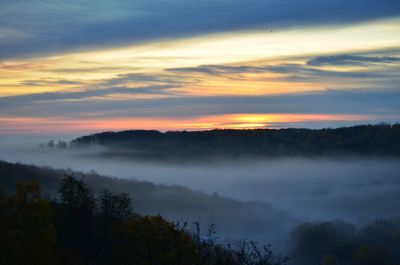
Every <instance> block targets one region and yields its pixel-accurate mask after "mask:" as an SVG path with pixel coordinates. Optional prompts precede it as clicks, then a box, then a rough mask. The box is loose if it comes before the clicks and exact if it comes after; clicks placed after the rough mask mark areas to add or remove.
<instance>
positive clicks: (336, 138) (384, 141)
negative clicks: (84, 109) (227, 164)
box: [70, 124, 400, 161]
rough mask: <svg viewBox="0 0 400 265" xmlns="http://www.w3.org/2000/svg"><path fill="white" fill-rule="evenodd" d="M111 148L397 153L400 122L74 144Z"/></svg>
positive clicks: (130, 152)
mask: <svg viewBox="0 0 400 265" xmlns="http://www.w3.org/2000/svg"><path fill="white" fill-rule="evenodd" d="M94 145H97V146H103V147H108V148H109V149H108V154H109V155H121V156H130V157H135V158H141V159H177V160H178V161H183V160H187V159H193V158H215V157H218V156H220V157H225V158H232V157H246V156H261V157H263V156H264V157H271V156H287V155H294V156H296V155H300V156H321V155H329V156H341V155H347V154H350V155H361V156H396V157H398V156H399V155H400V124H394V125H388V124H379V125H362V126H353V127H345V128H337V129H318V130H312V129H279V130H275V129H256V130H211V131H194V132H187V131H170V132H165V133H163V132H159V131H142V130H131V131H121V132H104V133H97V134H93V135H88V136H83V137H79V138H77V139H75V140H73V141H71V143H70V148H87V147H91V146H94Z"/></svg>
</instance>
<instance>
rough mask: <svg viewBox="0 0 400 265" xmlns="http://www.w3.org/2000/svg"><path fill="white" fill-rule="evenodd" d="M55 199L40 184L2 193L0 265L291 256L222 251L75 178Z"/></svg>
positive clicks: (268, 262)
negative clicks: (138, 211)
mask: <svg viewBox="0 0 400 265" xmlns="http://www.w3.org/2000/svg"><path fill="white" fill-rule="evenodd" d="M58 195H59V196H58V198H57V199H51V200H46V199H44V198H43V196H42V192H41V187H40V185H39V184H38V183H37V182H35V181H28V182H20V183H18V184H17V187H16V191H15V194H13V195H9V196H6V195H4V194H3V193H0V264H7V265H28V264H29V265H36V264H37V265H46V264H49V265H50V264H51V265H53V264H60V265H64V264H65V265H67V264H71V265H72V264H74V265H80V264H82V265H85V264H100V265H101V264H107V265H108V264H122V265H124V264H126V265H128V264H129V265H130V264H138V265H141V264H143V265H164V264H165V265H167V264H168V265H169V264H176V265H190V264H199V265H203V264H204V265H205V264H207V265H213V264H227V265H228V264H229V265H230V264H232V265H241V264H243V265H245V264H246V265H247V264H248V265H251V264H254V265H256V264H257V265H281V264H286V262H287V258H280V257H278V256H276V255H275V254H274V253H272V251H271V249H270V246H258V245H257V244H256V243H254V242H251V241H249V242H247V241H240V242H237V243H235V244H234V245H231V244H229V245H221V244H219V243H217V241H216V240H215V237H214V231H213V230H212V229H210V231H208V233H207V234H205V235H203V234H202V233H201V232H200V228H199V227H200V226H199V224H196V226H195V227H196V229H195V230H189V229H188V224H187V223H174V222H169V221H167V220H165V219H164V218H162V217H161V216H160V215H156V216H141V215H139V214H137V213H135V212H134V211H133V205H132V201H131V199H130V198H129V196H128V195H127V194H125V193H120V194H116V193H112V192H110V191H108V190H103V192H102V193H101V194H100V195H99V196H97V197H95V195H94V193H93V191H92V189H91V188H90V187H89V186H88V185H87V184H86V183H85V182H84V181H83V180H78V179H76V178H74V177H73V176H68V175H67V176H65V178H63V179H62V180H61V182H60V185H59V189H58Z"/></svg>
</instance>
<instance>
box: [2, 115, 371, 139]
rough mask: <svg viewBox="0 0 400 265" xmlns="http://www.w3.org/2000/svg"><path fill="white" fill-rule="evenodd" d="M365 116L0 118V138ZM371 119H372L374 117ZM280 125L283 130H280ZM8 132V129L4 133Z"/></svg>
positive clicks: (362, 117) (257, 125)
mask: <svg viewBox="0 0 400 265" xmlns="http://www.w3.org/2000/svg"><path fill="white" fill-rule="evenodd" d="M371 118H373V117H371V116H368V115H347V114H298V113H296V114H292V113H279V114H278V113H273V114H224V115H210V116H203V117H197V118H182V119H178V118H175V119H171V118H159V117H153V118H118V119H90V120H87V121H84V120H80V119H79V120H78V119H55V118H24V117H14V118H13V117H0V123H2V124H4V125H5V126H2V128H0V134H4V135H7V134H26V133H33V134H39V133H43V132H46V133H65V132H71V133H89V132H93V133H95V132H100V131H121V130H130V129H132V130H135V129H137V130H159V131H179V130H186V131H195V130H212V129H260V128H273V125H274V124H280V125H281V127H284V124H290V123H298V122H310V121H368V120H370V119H371ZM374 118H375V117H374ZM282 125H283V126H282ZM7 128H10V129H7Z"/></svg>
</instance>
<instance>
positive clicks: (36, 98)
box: [0, 85, 173, 108]
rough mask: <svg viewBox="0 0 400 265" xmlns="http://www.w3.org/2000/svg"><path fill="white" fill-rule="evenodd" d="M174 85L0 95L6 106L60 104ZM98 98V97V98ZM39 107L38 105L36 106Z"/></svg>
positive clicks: (161, 91)
mask: <svg viewBox="0 0 400 265" xmlns="http://www.w3.org/2000/svg"><path fill="white" fill-rule="evenodd" d="M170 88H173V86H170V85H154V86H144V87H125V86H121V87H109V88H101V89H86V90H82V91H72V92H71V91H70V92H46V93H36V94H27V95H20V96H8V97H0V103H1V105H2V106H4V107H6V108H7V107H20V106H21V105H32V106H33V105H36V104H46V102H47V104H53V103H55V104H56V105H58V104H60V102H59V101H69V100H85V99H90V98H97V97H105V96H109V95H115V94H124V95H135V94H165V93H166V91H167V90H168V89H170ZM96 100H98V99H96ZM36 107H37V106H36Z"/></svg>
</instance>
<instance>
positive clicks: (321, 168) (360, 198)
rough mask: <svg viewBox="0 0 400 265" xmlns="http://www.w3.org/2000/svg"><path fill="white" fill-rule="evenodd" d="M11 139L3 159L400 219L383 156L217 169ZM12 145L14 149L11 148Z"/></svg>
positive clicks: (303, 214)
mask: <svg viewBox="0 0 400 265" xmlns="http://www.w3.org/2000/svg"><path fill="white" fill-rule="evenodd" d="M5 140H7V141H3V142H2V143H0V144H1V149H0V159H3V160H6V161H10V162H21V163H29V164H34V165H39V166H50V167H54V168H70V169H73V170H79V171H83V172H89V171H92V170H93V171H96V172H98V173H100V174H104V175H109V176H115V177H118V178H124V179H135V180H145V181H150V182H154V183H156V184H168V185H175V184H177V185H181V186H184V187H188V188H191V189H194V190H199V191H204V192H207V193H218V194H220V195H224V196H228V197H232V198H235V199H239V200H244V201H261V202H268V203H270V204H272V205H273V206H274V207H276V208H278V209H283V210H287V211H288V212H289V213H291V214H292V215H293V216H295V217H296V218H298V219H301V220H305V221H313V220H321V219H323V220H327V219H344V220H347V221H352V222H359V221H360V222H361V221H362V222H366V221H368V220H371V219H374V218H377V217H382V218H384V217H391V216H393V215H396V214H399V208H398V201H399V199H400V176H399V172H400V163H399V162H400V161H399V160H398V159H387V158H386V159H383V158H356V157H353V158H346V159H337V158H335V159H333V158H332V159H329V158H326V157H325V158H321V159H315V158H313V159H311V158H301V157H292V158H277V159H251V160H250V159H246V160H234V161H226V160H224V161H215V162H212V163H199V164H196V163H191V164H188V163H185V164H182V165H180V164H177V163H172V164H168V163H160V162H148V161H147V162H139V161H132V160H124V159H117V158H113V159H110V158H101V157H99V156H94V155H93V153H92V152H96V151H95V150H94V149H91V150H86V151H82V150H75V151H71V150H40V149H37V148H36V144H37V142H35V141H32V140H29V141H28V140H25V144H24V142H23V141H21V140H20V141H18V143H17V144H15V145H12V144H10V141H9V140H8V139H5ZM6 143H7V144H6Z"/></svg>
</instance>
